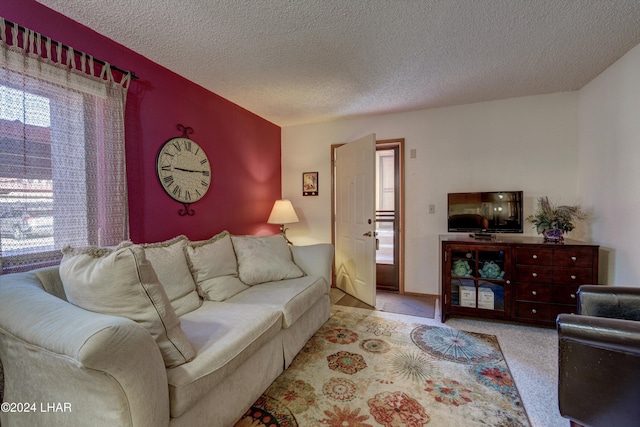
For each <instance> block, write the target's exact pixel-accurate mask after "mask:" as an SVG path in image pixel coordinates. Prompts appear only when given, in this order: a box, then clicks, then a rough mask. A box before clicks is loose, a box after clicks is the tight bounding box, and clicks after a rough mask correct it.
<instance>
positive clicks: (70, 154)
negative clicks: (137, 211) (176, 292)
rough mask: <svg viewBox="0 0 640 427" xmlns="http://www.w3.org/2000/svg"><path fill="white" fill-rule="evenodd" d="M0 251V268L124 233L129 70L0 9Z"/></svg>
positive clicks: (49, 259)
mask: <svg viewBox="0 0 640 427" xmlns="http://www.w3.org/2000/svg"><path fill="white" fill-rule="evenodd" d="M0 34H1V36H2V37H1V41H0V254H1V262H2V270H3V271H4V272H8V271H16V270H24V269H28V268H33V267H38V266H41V265H46V264H52V263H55V262H56V261H57V260H59V258H60V249H61V248H62V247H63V246H65V245H67V244H70V245H73V246H84V245H115V244H117V243H118V242H120V241H121V240H124V239H126V238H128V213H127V190H126V189H127V186H126V170H125V144H124V109H125V101H126V94H127V89H128V85H129V82H130V77H131V76H130V74H124V75H123V76H122V78H121V79H119V80H120V81H117V82H116V79H115V78H114V75H113V73H112V71H111V67H110V66H109V64H105V65H98V64H96V63H95V61H94V59H93V58H92V57H90V56H88V55H86V54H84V53H82V54H78V53H77V52H74V51H73V49H72V48H68V47H63V46H62V45H60V44H59V43H57V42H52V41H51V40H50V39H48V38H46V37H43V36H41V35H39V34H37V33H34V32H33V31H31V30H28V29H26V30H20V29H18V28H17V26H15V25H7V24H6V23H5V21H4V19H2V18H0Z"/></svg>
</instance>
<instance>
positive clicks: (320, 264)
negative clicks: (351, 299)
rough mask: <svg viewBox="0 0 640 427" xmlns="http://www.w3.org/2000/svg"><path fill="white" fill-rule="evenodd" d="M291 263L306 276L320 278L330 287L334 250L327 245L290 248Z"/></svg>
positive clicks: (330, 245) (331, 246) (319, 244)
mask: <svg viewBox="0 0 640 427" xmlns="http://www.w3.org/2000/svg"><path fill="white" fill-rule="evenodd" d="M290 247H291V254H292V255H293V262H295V263H296V265H297V266H298V267H300V268H301V269H302V271H304V273H305V274H306V275H308V276H321V277H324V279H325V280H326V281H327V284H328V285H329V286H331V271H332V267H333V252H334V248H333V245H332V244H329V243H318V244H315V245H307V246H290Z"/></svg>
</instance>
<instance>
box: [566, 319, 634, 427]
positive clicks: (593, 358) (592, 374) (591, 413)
mask: <svg viewBox="0 0 640 427" xmlns="http://www.w3.org/2000/svg"><path fill="white" fill-rule="evenodd" d="M557 326H558V351H559V354H558V406H559V410H560V414H561V415H562V416H563V417H566V418H569V419H571V420H573V421H575V422H577V423H579V424H581V425H585V426H587V425H588V426H593V427H600V426H631V425H637V422H638V420H639V419H640V405H638V402H639V401H640V387H638V383H640V322H636V321H632V320H621V319H609V318H603V317H592V316H582V315H576V314H560V315H559V316H558V318H557Z"/></svg>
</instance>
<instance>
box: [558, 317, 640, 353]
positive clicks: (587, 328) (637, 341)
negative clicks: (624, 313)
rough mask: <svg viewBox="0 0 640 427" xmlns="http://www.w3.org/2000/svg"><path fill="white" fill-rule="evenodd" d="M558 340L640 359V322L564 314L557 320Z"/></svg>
mask: <svg viewBox="0 0 640 427" xmlns="http://www.w3.org/2000/svg"><path fill="white" fill-rule="evenodd" d="M556 323H557V327H558V339H560V340H561V341H562V340H571V341H574V342H577V343H581V344H584V345H589V346H594V347H599V348H602V349H606V350H611V351H620V352H626V353H629V354H635V355H637V356H638V357H640V322H636V321H632V320H622V319H610V318H605V317H593V316H583V315H578V314H567V313H562V314H560V315H558V318H557V320H556Z"/></svg>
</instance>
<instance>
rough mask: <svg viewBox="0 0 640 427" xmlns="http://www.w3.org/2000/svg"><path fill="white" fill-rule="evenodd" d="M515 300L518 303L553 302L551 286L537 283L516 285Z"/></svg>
mask: <svg viewBox="0 0 640 427" xmlns="http://www.w3.org/2000/svg"><path fill="white" fill-rule="evenodd" d="M516 299H517V300H519V301H539V302H551V301H553V288H552V287H551V285H541V284H537V283H518V284H516Z"/></svg>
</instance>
